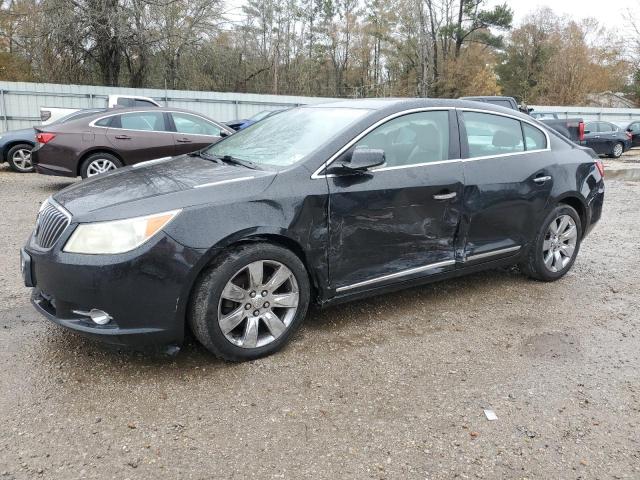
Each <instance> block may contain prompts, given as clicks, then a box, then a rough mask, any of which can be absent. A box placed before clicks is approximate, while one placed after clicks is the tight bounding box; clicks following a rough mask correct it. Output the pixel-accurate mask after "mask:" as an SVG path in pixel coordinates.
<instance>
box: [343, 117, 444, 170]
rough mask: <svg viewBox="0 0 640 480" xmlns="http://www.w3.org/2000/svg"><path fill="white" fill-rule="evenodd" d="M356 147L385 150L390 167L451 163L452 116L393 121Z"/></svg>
mask: <svg viewBox="0 0 640 480" xmlns="http://www.w3.org/2000/svg"><path fill="white" fill-rule="evenodd" d="M355 147H356V148H358V147H361V148H375V149H381V150H384V153H385V158H386V166H388V167H397V166H403V165H416V164H420V163H429V162H437V161H441V160H448V159H449V112H448V111H446V110H442V111H429V112H418V113H410V114H408V115H403V116H402V117H398V118H394V119H392V120H389V121H388V122H387V123H385V124H384V125H381V126H379V127H378V128H376V129H375V130H373V131H371V132H369V133H368V134H367V135H365V136H364V137H362V138H361V139H360V140H359V141H358V142H357V143H356V144H355Z"/></svg>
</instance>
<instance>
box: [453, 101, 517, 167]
mask: <svg viewBox="0 0 640 480" xmlns="http://www.w3.org/2000/svg"><path fill="white" fill-rule="evenodd" d="M463 118H464V125H465V129H466V131H467V142H468V144H469V157H470V158H475V157H485V156H493V155H504V154H509V153H517V152H523V151H524V139H523V137H522V128H521V127H520V121H519V120H516V119H513V118H509V117H503V116H500V115H494V114H491V113H478V112H464V113H463Z"/></svg>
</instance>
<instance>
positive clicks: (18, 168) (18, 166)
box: [7, 143, 34, 173]
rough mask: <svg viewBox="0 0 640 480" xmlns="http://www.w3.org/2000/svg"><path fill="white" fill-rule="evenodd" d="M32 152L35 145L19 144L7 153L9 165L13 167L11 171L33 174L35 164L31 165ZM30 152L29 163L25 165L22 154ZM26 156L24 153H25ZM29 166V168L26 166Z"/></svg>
mask: <svg viewBox="0 0 640 480" xmlns="http://www.w3.org/2000/svg"><path fill="white" fill-rule="evenodd" d="M31 150H33V145H31V144H29V143H19V144H17V145H14V146H13V147H11V148H10V149H9V151H8V152H7V163H9V166H10V167H11V170H13V171H14V172H18V173H31V172H33V171H34V168H33V164H32V163H31ZM27 151H28V152H29V158H28V163H27V164H25V163H24V160H25V159H24V158H20V157H21V156H20V152H27ZM23 155H24V153H23ZM26 165H28V166H26Z"/></svg>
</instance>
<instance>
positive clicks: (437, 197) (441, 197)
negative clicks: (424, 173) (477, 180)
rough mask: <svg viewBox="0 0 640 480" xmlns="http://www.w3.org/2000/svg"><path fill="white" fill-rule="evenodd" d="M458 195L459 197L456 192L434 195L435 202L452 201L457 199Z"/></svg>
mask: <svg viewBox="0 0 640 480" xmlns="http://www.w3.org/2000/svg"><path fill="white" fill-rule="evenodd" d="M456 195H458V194H457V193H456V192H451V193H441V194H439V195H434V196H433V199H434V200H451V199H452V198H456Z"/></svg>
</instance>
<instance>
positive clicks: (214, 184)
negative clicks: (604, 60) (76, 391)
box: [21, 99, 604, 360]
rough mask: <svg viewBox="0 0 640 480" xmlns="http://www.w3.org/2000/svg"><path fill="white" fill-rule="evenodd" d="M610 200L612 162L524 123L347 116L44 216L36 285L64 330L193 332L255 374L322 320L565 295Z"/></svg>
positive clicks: (518, 117)
mask: <svg viewBox="0 0 640 480" xmlns="http://www.w3.org/2000/svg"><path fill="white" fill-rule="evenodd" d="M603 197H604V182H603V167H602V164H601V163H600V161H599V160H598V157H597V156H596V155H595V154H594V153H593V152H592V151H591V150H589V149H585V148H581V147H579V146H577V145H575V144H573V143H571V142H569V141H568V140H566V139H564V138H563V137H561V136H558V135H557V134H555V133H553V131H551V130H548V129H546V128H545V126H544V125H543V124H541V123H538V122H537V121H536V120H533V119H532V118H530V117H528V116H526V115H522V114H519V113H517V112H514V111H511V110H507V109H504V108H501V107H494V106H491V105H488V104H485V103H474V102H469V101H456V100H425V99H404V100H401V99H391V100H361V101H344V102H338V103H330V104H324V105H319V106H308V107H300V108H296V109H293V110H289V111H286V112H283V113H281V114H280V115H276V116H273V117H271V118H268V119H265V120H264V121H262V122H260V123H257V124H255V125H253V126H252V127H250V128H247V129H246V130H242V131H240V132H238V133H236V134H234V135H232V136H229V137H227V138H226V139H224V140H222V141H221V142H219V143H217V144H216V145H213V146H211V147H208V148H207V149H205V150H202V151H201V152H198V153H195V154H190V155H185V156H182V157H178V158H175V159H171V160H163V159H159V160H152V161H149V162H146V163H140V164H137V165H135V166H132V167H127V168H123V169H121V170H117V171H115V172H113V173H110V174H105V175H101V176H97V177H95V178H92V179H89V180H85V181H82V182H80V183H77V184H75V185H73V186H70V187H69V188H66V189H64V190H62V191H61V192H59V193H57V194H55V195H53V196H52V197H51V198H49V199H48V200H47V201H46V202H45V203H43V205H42V208H41V210H40V213H39V215H38V218H37V222H36V227H35V231H34V232H33V234H32V235H31V237H30V238H29V240H28V243H27V245H26V246H25V248H24V249H23V250H22V252H21V260H22V270H23V275H24V279H25V283H26V285H27V286H30V287H34V289H33V296H32V301H33V304H34V305H35V307H36V308H37V309H38V310H39V311H40V312H41V313H42V314H44V315H45V316H46V317H48V318H49V319H50V320H52V321H53V322H55V323H57V324H59V325H62V326H64V327H67V328H70V329H72V330H75V331H77V332H81V333H83V334H86V335H90V336H92V337H95V338H100V339H103V340H105V341H107V342H111V343H114V344H118V345H134V346H143V345H157V346H167V347H175V346H178V345H180V343H181V342H182V340H183V338H184V336H185V331H186V330H187V329H188V328H190V329H191V330H192V332H193V334H194V335H195V337H196V338H197V339H198V340H199V341H200V342H202V344H204V345H205V346H206V347H207V348H208V349H209V350H210V351H211V352H213V353H214V354H216V355H218V356H220V357H222V358H224V359H227V360H247V359H253V358H257V357H261V356H264V355H267V354H270V353H273V352H275V351H277V350H278V349H279V348H281V347H282V346H283V345H284V344H285V343H286V342H287V341H288V340H289V338H290V337H291V335H292V334H293V333H294V331H295V330H296V328H298V327H299V326H300V324H301V323H302V320H303V319H304V317H305V315H306V313H307V308H308V307H309V304H310V303H312V302H313V303H316V304H319V305H321V306H323V305H329V304H332V303H336V302H341V301H346V300H351V299H354V298H358V297H364V296H369V295H376V294H381V293H384V292H388V291H390V290H394V289H399V288H405V287H408V286H411V285H416V284H420V283H425V282H431V281H435V280H441V279H445V278H449V277H453V276H457V275H462V274H465V273H469V272H475V271H478V270H482V269H488V268H494V267H498V266H505V265H509V264H519V265H520V266H521V268H522V270H523V271H524V272H525V273H526V274H528V275H529V276H531V277H533V278H535V279H538V280H543V281H553V280H557V279H559V278H560V277H562V276H563V275H564V274H565V273H567V271H568V270H569V269H570V268H571V267H572V265H573V262H574V261H575V259H576V255H577V254H578V250H579V248H580V243H581V242H582V240H583V239H584V238H585V236H586V235H587V233H588V232H589V231H590V229H591V228H592V227H593V225H594V224H595V223H596V222H597V221H598V219H599V218H600V214H601V211H602V203H603ZM174 350H175V348H174Z"/></svg>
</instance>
